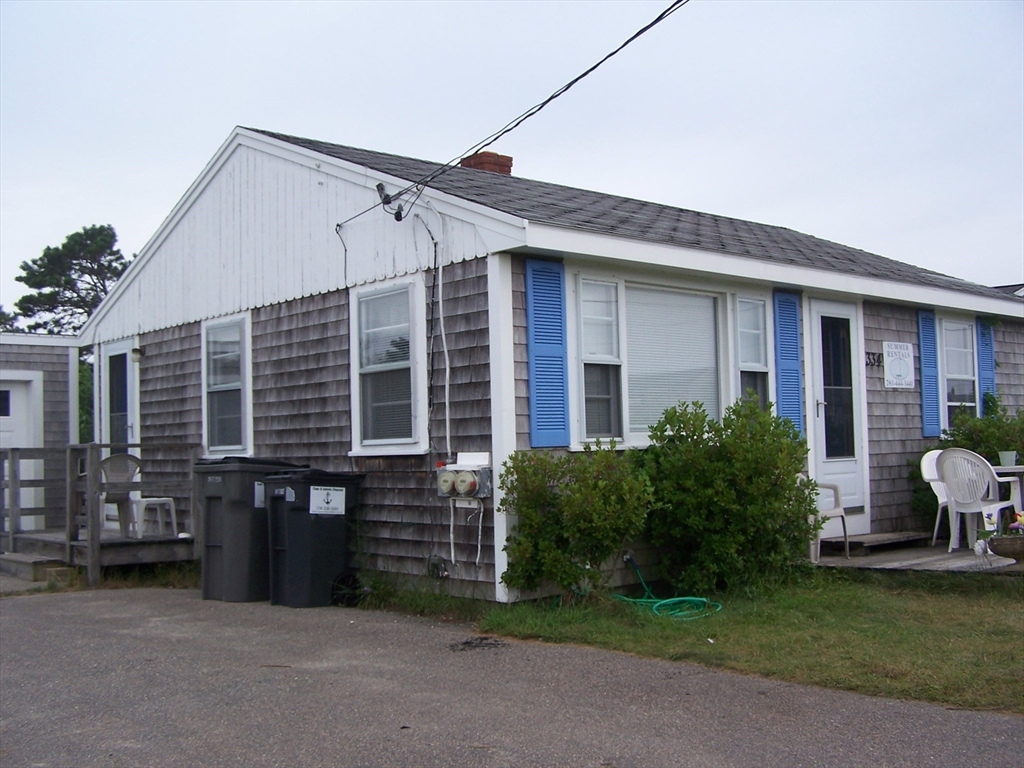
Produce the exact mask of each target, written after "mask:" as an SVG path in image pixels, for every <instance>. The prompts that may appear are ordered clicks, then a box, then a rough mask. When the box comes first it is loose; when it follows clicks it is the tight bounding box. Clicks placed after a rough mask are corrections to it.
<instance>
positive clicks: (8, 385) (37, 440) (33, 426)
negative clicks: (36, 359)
mask: <svg viewBox="0 0 1024 768" xmlns="http://www.w3.org/2000/svg"><path fill="white" fill-rule="evenodd" d="M0 389H10V391H11V415H10V416H5V417H0V418H2V419H3V422H5V423H4V424H3V425H2V427H3V428H2V429H0V434H4V435H6V436H7V437H6V438H5V439H3V440H2V441H0V447H2V448H43V447H44V442H43V440H44V436H43V372H42V371H22V370H7V369H5V370H3V371H2V372H0ZM22 396H24V401H22ZM8 443H9V444H8ZM19 470H20V473H21V479H22V480H42V479H43V461H42V460H41V459H30V460H28V459H22V460H21V466H20V467H19ZM10 492H11V491H10V489H9V488H8V489H6V490H4V492H3V493H4V498H5V505H6V506H8V507H9V506H10V502H11V498H10ZM19 501H20V506H21V507H22V508H23V509H32V508H39V507H41V506H42V505H43V489H42V488H22V489H21V497H20V499H19ZM45 527H46V519H45V517H44V516H43V515H32V514H27V515H26V514H22V516H21V530H23V531H33V530H42V529H44V528H45Z"/></svg>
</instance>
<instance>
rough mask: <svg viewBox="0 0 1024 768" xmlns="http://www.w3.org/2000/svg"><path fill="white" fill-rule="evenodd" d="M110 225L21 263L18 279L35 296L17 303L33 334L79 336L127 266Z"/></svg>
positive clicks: (96, 227)
mask: <svg viewBox="0 0 1024 768" xmlns="http://www.w3.org/2000/svg"><path fill="white" fill-rule="evenodd" d="M116 245H117V233H116V232H114V228H113V227H112V226H110V225H109V224H104V225H94V226H91V227H84V228H83V229H82V231H81V232H75V233H73V234H70V235H68V237H67V239H66V240H65V241H64V244H63V245H61V246H60V247H59V248H53V247H49V246H48V247H47V248H45V249H44V250H43V254H42V255H41V256H39V257H38V258H35V259H32V261H23V262H22V263H21V271H22V274H20V275H18V276H17V277H15V278H14V279H15V280H17V281H18V282H20V283H24V284H25V285H27V286H28V287H29V288H31V289H33V291H35V292H34V293H29V294H26V295H25V296H22V297H21V298H20V299H18V301H17V302H15V308H16V309H17V310H18V313H19V314H20V315H21V316H22V317H25V318H32V319H34V322H32V323H30V324H29V325H28V330H29V331H34V332H39V331H42V332H45V333H54V334H57V333H77V332H78V330H79V329H80V328H81V327H82V326H83V325H84V324H85V321H86V320H88V319H89V316H90V315H91V314H92V313H93V311H94V310H95V309H96V307H97V306H99V303H100V302H101V301H103V297H104V296H106V295H107V293H109V292H110V290H111V288H113V287H114V284H115V283H116V282H117V280H118V278H119V277H121V275H122V274H123V273H124V271H125V269H127V267H128V260H127V259H125V257H124V256H123V255H122V254H121V251H120V250H118V249H117V248H116V247H115V246H116Z"/></svg>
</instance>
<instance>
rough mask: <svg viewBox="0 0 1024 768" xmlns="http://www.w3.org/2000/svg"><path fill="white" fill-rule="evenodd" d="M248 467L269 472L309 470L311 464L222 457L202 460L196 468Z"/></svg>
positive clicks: (244, 457) (249, 457)
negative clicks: (277, 470)
mask: <svg viewBox="0 0 1024 768" xmlns="http://www.w3.org/2000/svg"><path fill="white" fill-rule="evenodd" d="M235 465H238V466H243V467H244V466H248V467H251V468H255V467H257V466H258V467H259V468H260V469H264V468H266V469H267V470H268V471H270V470H276V469H278V468H279V469H280V470H281V471H284V470H285V469H308V468H309V464H295V463H293V462H290V461H281V460H280V459H262V458H260V457H259V456H221V457H220V458H217V459H200V460H199V461H197V462H196V463H195V466H196V468H200V467H217V468H224V467H228V466H235Z"/></svg>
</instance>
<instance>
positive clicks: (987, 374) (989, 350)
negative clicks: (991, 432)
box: [975, 317, 996, 415]
mask: <svg viewBox="0 0 1024 768" xmlns="http://www.w3.org/2000/svg"><path fill="white" fill-rule="evenodd" d="M975 326H976V327H977V329H978V390H979V393H980V397H981V402H982V415H984V402H985V393H986V392H991V393H992V394H993V395H994V394H996V351H995V344H994V341H993V339H992V326H991V325H989V324H988V323H986V322H985V321H984V320H982V319H981V318H980V317H979V318H978V322H977V323H975Z"/></svg>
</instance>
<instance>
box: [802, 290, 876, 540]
mask: <svg viewBox="0 0 1024 768" xmlns="http://www.w3.org/2000/svg"><path fill="white" fill-rule="evenodd" d="M859 339H860V328H859V326H858V313H857V307H856V306H854V305H853V304H839V303H835V302H829V301H815V300H812V301H811V344H812V348H811V370H812V381H811V386H812V389H813V402H812V404H811V412H810V417H811V418H810V419H809V421H810V422H811V424H812V429H813V430H814V456H815V461H814V469H815V472H814V479H815V480H817V481H818V482H821V483H834V484H836V485H838V486H839V490H840V492H841V493H842V497H843V506H844V507H845V508H846V509H847V510H850V509H851V508H857V507H860V508H862V509H863V507H864V498H865V493H864V468H865V445H866V443H865V440H864V435H863V434H862V433H861V432H862V430H861V408H862V407H863V406H862V403H861V400H862V395H863V392H862V386H863V385H862V381H861V377H860V373H861V371H862V368H861V367H860V365H859V364H860V361H861V360H862V359H863V355H862V354H861V350H860V341H859ZM830 496H831V494H829V493H827V492H823V493H822V499H823V501H824V502H825V506H831V504H830V502H831V498H829V497H830ZM846 521H847V525H848V526H849V529H850V533H851V534H854V533H870V529H871V523H870V520H868V516H867V515H866V514H853V515H848V516H847V519H846ZM842 532H843V530H842V522H841V521H840V520H839V519H838V518H837V519H833V520H830V521H829V522H828V523H827V524H826V526H825V530H824V531H823V532H822V536H824V537H831V536H841V535H842Z"/></svg>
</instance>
